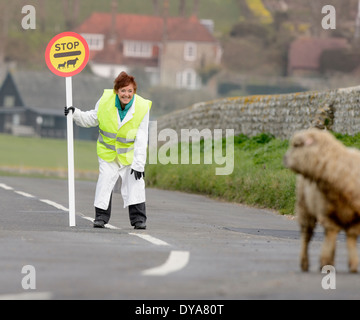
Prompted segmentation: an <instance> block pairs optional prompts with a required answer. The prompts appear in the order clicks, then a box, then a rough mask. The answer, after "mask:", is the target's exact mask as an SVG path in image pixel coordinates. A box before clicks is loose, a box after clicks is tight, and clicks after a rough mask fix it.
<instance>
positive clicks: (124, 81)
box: [114, 71, 137, 93]
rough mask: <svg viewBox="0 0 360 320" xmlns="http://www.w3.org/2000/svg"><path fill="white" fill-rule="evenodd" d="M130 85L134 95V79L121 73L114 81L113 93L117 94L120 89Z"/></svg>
mask: <svg viewBox="0 0 360 320" xmlns="http://www.w3.org/2000/svg"><path fill="white" fill-rule="evenodd" d="M130 84H132V85H133V86H134V92H135V93H136V89H137V84H136V81H135V78H134V77H133V76H129V75H128V74H127V73H126V72H125V71H122V72H121V73H120V74H119V75H118V76H117V78H116V79H115V80H114V92H115V93H117V92H118V91H119V89H120V88H124V87H127V86H128V85H130Z"/></svg>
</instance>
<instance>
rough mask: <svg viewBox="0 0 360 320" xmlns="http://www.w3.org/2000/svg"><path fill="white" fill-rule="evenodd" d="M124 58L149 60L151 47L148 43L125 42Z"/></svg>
mask: <svg viewBox="0 0 360 320" xmlns="http://www.w3.org/2000/svg"><path fill="white" fill-rule="evenodd" d="M124 55H125V57H137V58H151V56H152V46H151V44H150V43H149V42H141V41H125V43H124Z"/></svg>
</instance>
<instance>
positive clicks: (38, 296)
mask: <svg viewBox="0 0 360 320" xmlns="http://www.w3.org/2000/svg"><path fill="white" fill-rule="evenodd" d="M52 297H53V295H52V293H51V292H23V293H15V294H3V295H0V300H50V299H52Z"/></svg>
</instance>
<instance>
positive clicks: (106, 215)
mask: <svg viewBox="0 0 360 320" xmlns="http://www.w3.org/2000/svg"><path fill="white" fill-rule="evenodd" d="M111 200H112V194H111V195H110V201H109V206H108V208H107V209H106V210H104V209H100V208H97V207H95V220H94V228H104V227H105V224H107V223H108V222H109V220H110V216H111Z"/></svg>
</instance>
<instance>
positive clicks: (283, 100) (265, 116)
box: [154, 86, 360, 139]
mask: <svg viewBox="0 0 360 320" xmlns="http://www.w3.org/2000/svg"><path fill="white" fill-rule="evenodd" d="M359 101H360V86H359V87H352V88H346V89H336V90H329V91H323V92H318V91H308V92H301V93H292V94H281V95H263V96H262V95H259V96H247V97H234V98H224V99H219V100H213V101H208V102H200V103H197V104H194V105H192V106H190V107H188V108H184V109H182V110H178V111H175V112H173V113H170V114H167V115H165V116H163V117H161V118H159V119H158V120H157V130H158V132H160V131H161V130H162V129H167V128H168V129H173V130H175V131H176V132H177V133H178V134H180V132H181V129H198V130H199V131H201V130H202V129H207V128H208V129H210V130H214V129H222V130H223V131H224V132H225V130H226V129H234V133H235V135H237V134H240V133H243V134H245V135H248V136H254V135H257V134H259V133H270V134H273V135H274V136H275V137H277V138H279V139H289V138H290V137H291V135H292V134H293V133H294V132H295V131H297V130H301V129H306V128H309V127H312V126H316V127H319V128H324V127H326V128H328V129H331V130H334V131H336V132H340V133H346V134H350V135H354V134H356V133H357V132H360V103H359ZM154 107H156V106H154Z"/></svg>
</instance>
